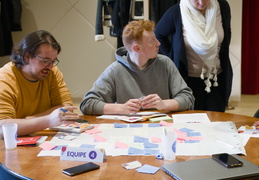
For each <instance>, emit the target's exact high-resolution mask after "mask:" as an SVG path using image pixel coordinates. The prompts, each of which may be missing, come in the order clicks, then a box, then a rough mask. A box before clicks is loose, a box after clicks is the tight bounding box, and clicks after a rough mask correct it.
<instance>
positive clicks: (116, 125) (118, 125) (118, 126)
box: [114, 123, 128, 128]
mask: <svg viewBox="0 0 259 180" xmlns="http://www.w3.org/2000/svg"><path fill="white" fill-rule="evenodd" d="M127 127H128V125H127V124H119V123H114V128H127Z"/></svg>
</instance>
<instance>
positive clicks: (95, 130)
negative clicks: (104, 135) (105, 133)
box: [85, 129, 102, 134]
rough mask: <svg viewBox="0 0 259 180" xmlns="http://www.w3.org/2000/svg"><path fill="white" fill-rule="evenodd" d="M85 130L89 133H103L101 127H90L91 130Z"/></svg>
mask: <svg viewBox="0 0 259 180" xmlns="http://www.w3.org/2000/svg"><path fill="white" fill-rule="evenodd" d="M85 132H86V133H87V134H97V133H101V132H102V131H101V130H99V129H90V130H86V131H85Z"/></svg>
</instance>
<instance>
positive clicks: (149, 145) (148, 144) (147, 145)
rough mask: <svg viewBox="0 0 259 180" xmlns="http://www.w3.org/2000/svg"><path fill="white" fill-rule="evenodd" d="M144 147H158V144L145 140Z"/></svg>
mask: <svg viewBox="0 0 259 180" xmlns="http://www.w3.org/2000/svg"><path fill="white" fill-rule="evenodd" d="M144 147H145V148H158V147H159V146H158V144H155V143H151V142H148V141H146V142H144Z"/></svg>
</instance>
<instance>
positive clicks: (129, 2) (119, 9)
mask: <svg viewBox="0 0 259 180" xmlns="http://www.w3.org/2000/svg"><path fill="white" fill-rule="evenodd" d="M179 1H180V0H149V11H150V13H149V14H150V17H149V19H150V20H152V21H154V22H155V23H157V22H158V21H159V20H160V18H161V17H162V15H163V14H164V12H165V11H166V10H167V9H168V8H170V7H171V6H173V5H174V4H176V3H177V2H179ZM143 6H144V0H98V2H97V12H96V24H95V41H103V40H104V39H105V36H104V32H103V26H106V27H109V30H110V36H112V37H117V48H119V47H121V46H123V43H122V30H123V28H124V26H126V25H127V24H128V22H129V21H132V20H140V19H143V18H144V16H143V13H144V12H143Z"/></svg>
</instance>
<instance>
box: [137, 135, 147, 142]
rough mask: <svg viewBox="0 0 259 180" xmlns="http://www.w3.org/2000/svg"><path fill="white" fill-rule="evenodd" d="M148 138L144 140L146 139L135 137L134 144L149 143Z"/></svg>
mask: <svg viewBox="0 0 259 180" xmlns="http://www.w3.org/2000/svg"><path fill="white" fill-rule="evenodd" d="M147 141H148V138H144V137H140V136H134V142H140V143H144V142H147Z"/></svg>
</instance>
